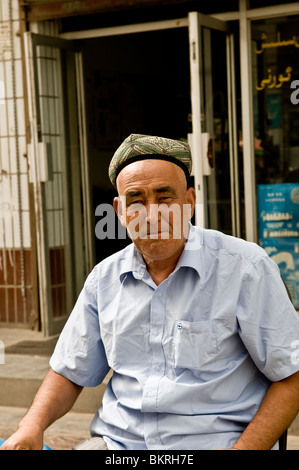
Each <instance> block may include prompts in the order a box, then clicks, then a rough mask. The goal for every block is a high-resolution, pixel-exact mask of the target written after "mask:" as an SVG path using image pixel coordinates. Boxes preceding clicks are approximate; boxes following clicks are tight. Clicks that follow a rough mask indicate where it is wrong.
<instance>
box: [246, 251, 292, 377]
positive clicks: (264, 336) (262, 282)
mask: <svg viewBox="0 0 299 470" xmlns="http://www.w3.org/2000/svg"><path fill="white" fill-rule="evenodd" d="M237 320H238V325H239V334H240V337H241V339H242V341H243V343H244V344H245V346H246V348H247V350H248V352H249V354H250V356H251V358H252V359H253V361H254V362H255V364H256V366H257V367H258V368H259V370H260V371H261V372H262V373H263V374H264V375H265V376H266V377H267V378H268V379H269V380H271V381H273V382H274V381H279V380H282V379H284V378H286V377H288V376H290V375H292V374H294V373H295V372H297V371H298V370H299V361H296V360H294V344H298V343H296V342H298V339H299V316H298V314H297V312H296V310H295V308H294V307H293V305H292V302H291V301H290V299H289V296H288V293H287V291H286V288H285V285H284V283H283V281H282V279H281V277H280V273H279V269H278V267H277V265H276V264H275V263H274V262H273V261H272V260H271V259H270V258H269V257H268V256H267V255H265V256H263V257H262V258H261V259H260V260H259V261H258V262H257V263H256V264H254V265H248V267H247V272H246V276H245V278H244V280H243V284H242V288H241V293H240V297H239V303H238V311H237Z"/></svg>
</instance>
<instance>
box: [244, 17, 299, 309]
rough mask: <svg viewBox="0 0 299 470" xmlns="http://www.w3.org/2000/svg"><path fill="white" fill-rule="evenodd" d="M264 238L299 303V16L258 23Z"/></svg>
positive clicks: (257, 138)
mask: <svg viewBox="0 0 299 470" xmlns="http://www.w3.org/2000/svg"><path fill="white" fill-rule="evenodd" d="M252 39H253V40H252V64H253V69H252V70H253V71H252V73H253V109H254V148H255V169H256V183H257V196H258V197H257V200H258V223H259V239H260V244H261V245H262V246H263V247H264V248H265V249H266V251H267V252H268V254H269V255H270V256H271V257H272V258H273V259H274V260H275V261H276V262H277V264H278V265H279V268H280V271H281V274H282V277H283V278H284V280H285V282H286V284H287V286H288V287H289V290H290V293H291V296H292V298H293V302H294V304H295V305H296V307H299V16H296V17H284V18H275V19H269V20H263V21H254V22H253V23H252Z"/></svg>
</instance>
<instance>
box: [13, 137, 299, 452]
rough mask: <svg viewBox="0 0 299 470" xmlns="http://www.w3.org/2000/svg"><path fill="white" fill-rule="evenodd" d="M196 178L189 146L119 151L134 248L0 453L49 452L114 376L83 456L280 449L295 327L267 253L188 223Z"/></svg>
mask: <svg viewBox="0 0 299 470" xmlns="http://www.w3.org/2000/svg"><path fill="white" fill-rule="evenodd" d="M190 169H191V156H190V150H189V147H188V145H187V144H185V143H183V142H178V141H173V140H170V139H165V138H159V137H151V136H142V135H132V136H130V137H128V138H127V139H126V140H125V141H124V142H123V144H122V145H121V146H120V148H119V149H118V150H117V151H116V153H115V155H114V157H113V159H112V161H111V164H110V168H109V174H110V178H111V181H112V183H113V184H115V185H117V189H118V194H119V197H118V198H116V199H115V200H114V207H115V210H116V212H117V214H118V216H119V218H120V220H121V223H122V224H123V225H125V226H126V227H127V228H128V231H129V233H131V236H132V239H133V243H132V244H131V245H129V246H128V247H126V248H125V249H124V250H122V251H120V252H118V253H116V254H114V255H112V256H111V257H109V258H107V259H106V260H104V261H102V262H101V263H100V264H98V265H97V266H96V267H95V268H94V269H93V271H92V272H91V274H90V275H89V277H88V278H87V280H86V283H85V285H84V288H83V290H82V292H81V294H80V296H79V299H78V301H77V304H76V305H75V307H74V310H73V312H72V314H71V316H70V318H69V320H68V322H67V324H66V326H65V328H64V330H63V332H62V334H61V336H60V339H59V341H58V343H57V346H56V350H55V352H54V354H53V356H52V358H51V361H50V365H51V369H50V372H49V374H48V376H47V377H46V379H45V381H44V383H43V385H42V386H41V388H40V390H39V392H38V393H37V396H36V397H35V400H34V402H33V404H32V406H31V408H30V409H29V411H28V412H27V414H26V415H25V417H24V418H23V420H22V421H21V423H20V425H19V428H18V431H17V432H16V433H15V434H14V435H13V436H12V437H11V438H10V439H9V440H8V441H7V442H6V444H5V447H4V448H16V449H18V448H27V449H30V448H32V449H38V448H41V446H42V442H43V431H44V430H45V429H46V428H47V427H48V426H49V425H50V424H51V423H52V422H53V421H54V420H56V419H57V418H59V417H61V416H62V415H63V414H65V413H66V412H67V411H68V410H69V409H70V408H71V407H72V405H73V403H74V402H75V400H76V398H77V397H78V395H79V393H80V391H81V389H82V387H84V386H96V385H98V384H99V383H101V382H102V381H103V379H104V377H105V376H106V374H107V372H108V371H109V370H110V368H111V369H113V376H112V378H111V380H110V382H109V384H108V386H107V389H106V391H105V394H104V397H103V403H102V406H101V407H100V408H99V410H98V412H97V413H96V415H95V417H94V419H93V421H92V423H91V436H93V437H91V439H90V440H89V441H88V442H87V443H86V445H83V446H81V447H80V446H79V448H99V449H100V448H101V449H102V448H104V449H105V448H108V449H112V450H117V449H128V450H130V449H134V450H135V449H137V450H138V449H150V450H152V449H161V450H165V449H169V450H171V449H219V448H222V449H272V448H275V445H276V442H277V440H278V439H279V437H280V435H281V434H282V433H283V431H284V430H285V429H286V428H287V427H288V426H289V424H290V423H291V422H292V420H293V419H294V418H295V416H296V414H297V412H298V408H299V374H298V372H297V371H298V370H299V365H298V360H296V359H297V358H296V355H295V357H294V349H292V345H294V344H296V343H294V342H296V341H298V339H299V320H298V316H297V313H296V312H295V310H294V308H293V306H292V304H291V302H290V301H289V298H288V296H287V294H286V291H285V287H284V285H283V283H282V281H281V278H280V275H279V271H278V268H277V266H276V265H275V264H274V263H273V262H272V261H271V260H270V258H269V257H268V256H267V254H266V253H265V252H264V251H263V250H262V249H261V248H259V247H258V246H257V245H255V244H252V243H248V242H245V241H243V240H239V239H236V238H233V237H229V236H226V235H223V234H222V233H219V232H216V231H212V230H204V229H202V228H200V227H194V226H192V225H191V224H189V219H190V218H191V217H192V214H193V211H194V206H195V192H194V189H193V188H189V187H188V186H187V178H188V176H189V174H190ZM153 208H158V211H155V210H153ZM173 208H176V210H172V209H173ZM178 209H179V210H178Z"/></svg>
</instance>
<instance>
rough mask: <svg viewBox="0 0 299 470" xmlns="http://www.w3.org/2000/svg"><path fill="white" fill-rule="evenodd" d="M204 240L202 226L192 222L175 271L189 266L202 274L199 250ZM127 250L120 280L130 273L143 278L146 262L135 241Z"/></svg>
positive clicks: (137, 277)
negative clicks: (194, 224)
mask: <svg viewBox="0 0 299 470" xmlns="http://www.w3.org/2000/svg"><path fill="white" fill-rule="evenodd" d="M202 240H203V231H202V229H201V228H200V227H194V226H193V225H192V224H191V223H190V224H189V234H188V239H187V241H186V244H185V247H184V251H183V253H182V255H181V257H180V259H179V261H178V264H177V266H176V269H175V271H177V270H178V269H179V268H181V267H189V268H193V269H195V271H197V273H198V275H199V276H200V270H201V256H200V253H199V252H200V248H201V246H202ZM127 250H128V251H127ZM127 250H125V252H124V257H123V263H122V265H121V269H120V274H119V277H120V281H121V282H122V281H123V279H124V277H125V275H126V274H128V273H132V274H133V276H134V277H135V279H142V278H143V277H144V275H145V273H146V264H145V262H144V259H143V257H142V255H141V253H139V251H138V250H137V248H136V247H135V246H134V244H133V243H132V244H131V245H129V247H127Z"/></svg>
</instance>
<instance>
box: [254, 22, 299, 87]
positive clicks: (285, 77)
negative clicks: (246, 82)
mask: <svg viewBox="0 0 299 470" xmlns="http://www.w3.org/2000/svg"><path fill="white" fill-rule="evenodd" d="M267 39H268V37H267V35H266V34H265V33H262V35H261V40H260V41H259V42H258V45H257V46H256V48H255V52H256V54H257V55H260V54H263V53H264V52H265V51H266V50H271V49H272V50H273V49H274V50H275V49H278V48H284V47H289V48H290V47H293V48H295V49H294V50H296V49H298V48H299V39H297V36H296V35H292V36H291V37H290V38H284V39H282V38H281V33H280V32H279V31H278V32H277V34H276V41H267ZM272 60H273V59H272ZM292 72H293V67H292V66H291V65H287V67H285V70H278V73H274V72H273V70H272V68H271V67H268V68H267V72H266V73H265V74H264V77H262V78H261V80H259V81H258V83H256V90H257V91H262V90H265V89H270V90H271V89H275V88H281V87H282V86H283V85H284V84H285V83H287V82H290V81H291V79H292Z"/></svg>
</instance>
